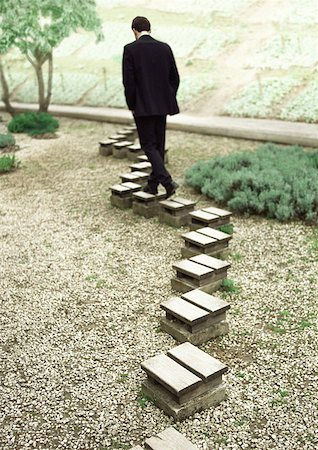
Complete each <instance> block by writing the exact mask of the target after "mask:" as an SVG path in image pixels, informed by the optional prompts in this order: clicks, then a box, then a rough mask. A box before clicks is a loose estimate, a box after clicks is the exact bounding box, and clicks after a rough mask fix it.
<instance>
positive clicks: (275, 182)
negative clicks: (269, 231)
mask: <svg viewBox="0 0 318 450" xmlns="http://www.w3.org/2000/svg"><path fill="white" fill-rule="evenodd" d="M186 181H187V183H188V184H189V185H191V186H193V187H194V188H197V189H199V190H201V192H202V193H203V194H206V195H207V196H209V197H211V198H213V199H214V200H216V201H217V202H219V203H222V204H225V205H227V206H228V207H229V208H230V209H232V210H233V211H236V212H240V213H247V214H260V215H263V216H266V217H269V218H276V219H278V220H281V221H286V220H291V219H296V218H300V219H303V220H306V221H308V222H316V221H317V219H318V152H305V151H304V149H303V148H302V147H298V146H290V147H285V148H282V147H279V146H277V145H274V144H264V145H261V146H260V147H259V148H258V149H257V150H256V152H240V153H234V154H231V155H228V156H218V157H216V158H214V159H211V160H208V161H198V162H197V163H196V164H194V165H193V166H192V167H191V168H190V169H189V170H188V171H187V173H186Z"/></svg>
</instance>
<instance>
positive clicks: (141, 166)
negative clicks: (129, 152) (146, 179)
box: [129, 161, 152, 174]
mask: <svg viewBox="0 0 318 450" xmlns="http://www.w3.org/2000/svg"><path fill="white" fill-rule="evenodd" d="M129 167H130V170H131V171H132V172H135V171H141V172H147V173H149V174H151V172H152V166H151V164H150V162H148V161H139V162H136V163H134V164H131V165H130V166H129Z"/></svg>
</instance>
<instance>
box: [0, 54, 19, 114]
mask: <svg viewBox="0 0 318 450" xmlns="http://www.w3.org/2000/svg"><path fill="white" fill-rule="evenodd" d="M0 81H1V86H2V101H3V103H4V104H5V107H6V111H7V112H8V113H9V114H11V116H12V117H13V116H14V115H15V110H14V108H13V106H12V105H11V102H10V91H9V86H8V82H7V80H6V77H5V73H4V68H3V64H2V61H1V58H0Z"/></svg>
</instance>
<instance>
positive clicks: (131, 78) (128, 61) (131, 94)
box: [122, 46, 136, 111]
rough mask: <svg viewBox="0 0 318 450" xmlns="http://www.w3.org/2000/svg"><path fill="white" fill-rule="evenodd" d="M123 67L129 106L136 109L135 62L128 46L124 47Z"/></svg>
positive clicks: (132, 109)
mask: <svg viewBox="0 0 318 450" xmlns="http://www.w3.org/2000/svg"><path fill="white" fill-rule="evenodd" d="M122 68H123V85H124V87H125V97H126V102H127V106H128V108H129V109H130V110H131V111H134V109H135V106H136V82H135V73H134V64H133V60H132V56H131V54H130V52H129V50H128V49H127V47H126V46H125V47H124V55H123V66H122Z"/></svg>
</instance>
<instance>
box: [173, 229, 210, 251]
mask: <svg viewBox="0 0 318 450" xmlns="http://www.w3.org/2000/svg"><path fill="white" fill-rule="evenodd" d="M211 230H212V228H211ZM182 237H183V239H184V240H185V241H187V242H190V243H192V244H195V245H198V246H199V247H208V246H209V245H212V244H213V243H214V242H217V240H216V239H213V238H211V237H209V236H206V235H204V234H201V233H197V232H196V231H190V232H189V233H184V234H183V235H182Z"/></svg>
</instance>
